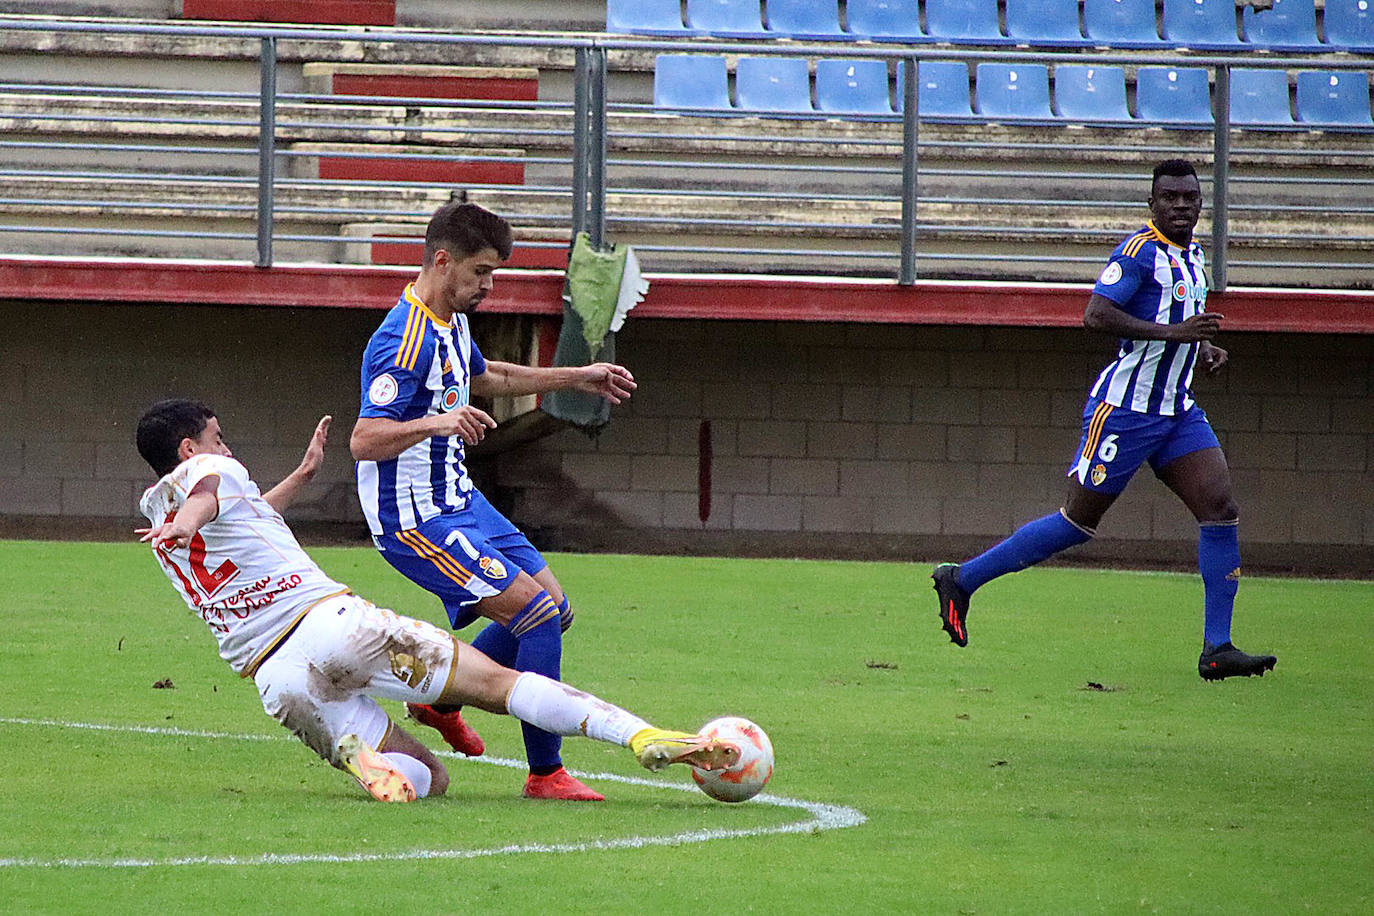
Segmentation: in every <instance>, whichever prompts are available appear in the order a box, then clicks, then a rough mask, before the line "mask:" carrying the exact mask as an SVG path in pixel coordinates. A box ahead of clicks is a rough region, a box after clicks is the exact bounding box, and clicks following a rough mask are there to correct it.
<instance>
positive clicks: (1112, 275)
mask: <svg viewBox="0 0 1374 916" xmlns="http://www.w3.org/2000/svg"><path fill="white" fill-rule="evenodd" d="M1120 280H1121V265H1120V264H1118V263H1116V262H1115V261H1113V262H1112V263H1110V264H1108V265H1107V267H1106V269H1104V270H1103V271H1102V276H1100V277H1098V278H1097V282H1098V283H1101V284H1102V285H1103V286H1114V285H1116V283H1117V282H1119V281H1120Z"/></svg>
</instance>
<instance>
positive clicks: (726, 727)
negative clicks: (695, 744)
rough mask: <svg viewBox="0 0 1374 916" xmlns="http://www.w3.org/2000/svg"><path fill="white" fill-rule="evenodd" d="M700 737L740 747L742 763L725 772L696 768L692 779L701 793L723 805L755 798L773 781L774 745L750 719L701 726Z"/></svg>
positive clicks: (729, 719)
mask: <svg viewBox="0 0 1374 916" xmlns="http://www.w3.org/2000/svg"><path fill="white" fill-rule="evenodd" d="M700 734H702V735H706V736H708V737H711V738H720V739H721V740H722V741H729V742H730V743H731V744H734V745H735V746H736V747H738V748H739V761H738V762H737V763H736V764H735V765H734V766H732V767H727V768H725V769H723V770H699V769H697V768H695V767H693V768H692V779H694V780H695V781H696V784H697V785H698V786H700V787H701V791H703V792H705V793H706V794H707V795H709V796H711V797H712V798H714V799H716V800H717V801H723V802H742V801H747V800H749V799H751V798H753V797H754V796H755V795H758V794H759V791H760V790H762V789H763V787H764V786H766V785H767V784H768V780H769V779H771V778H773V742H771V741H769V740H768V735H767V734H765V733H764V731H763V729H761V728H759V727H758V726H757V725H755V724H754V723H753V722H750V721H749V720H748V719H741V718H740V717H739V716H723V717H721V718H719V719H712V720H711V721H710V722H707V723H706V724H705V725H703V726H702V727H701V731H700Z"/></svg>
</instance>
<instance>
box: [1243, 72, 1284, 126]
mask: <svg viewBox="0 0 1374 916" xmlns="http://www.w3.org/2000/svg"><path fill="white" fill-rule="evenodd" d="M1231 123H1232V124H1241V125H1247V126H1249V125H1261V126H1262V125H1271V126H1278V125H1283V124H1292V123H1293V110H1292V108H1291V107H1289V99H1288V74H1287V72H1285V71H1283V70H1251V69H1246V68H1242V67H1236V68H1234V69H1233V70H1232V71H1231Z"/></svg>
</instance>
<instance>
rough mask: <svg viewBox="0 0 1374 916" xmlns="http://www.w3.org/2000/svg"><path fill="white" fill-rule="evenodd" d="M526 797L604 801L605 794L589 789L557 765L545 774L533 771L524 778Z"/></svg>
mask: <svg viewBox="0 0 1374 916" xmlns="http://www.w3.org/2000/svg"><path fill="white" fill-rule="evenodd" d="M524 795H525V797H526V798H558V799H562V800H563V801H605V800H606V796H604V795H602V794H601V793H600V792H597V791H594V790H593V789H589V788H588V787H587V786H585V785H583V784H582V781H581V780H579V779H578V778H577V777H576V776H573V775H572V774H571V773H569V772H568V771H567V770H565V769H563V768H562V767H559V768H558V769H556V770H554V771H553V772H552V773H550V774H549V775H547V776H536V775H534V774H533V773H531V774H530V775H529V778H528V779H526V780H525V792H524Z"/></svg>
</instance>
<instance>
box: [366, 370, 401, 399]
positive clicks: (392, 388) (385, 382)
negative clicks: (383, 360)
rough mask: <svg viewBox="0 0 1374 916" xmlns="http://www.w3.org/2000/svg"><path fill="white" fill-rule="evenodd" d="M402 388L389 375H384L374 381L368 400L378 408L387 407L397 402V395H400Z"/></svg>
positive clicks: (369, 390) (368, 390)
mask: <svg viewBox="0 0 1374 916" xmlns="http://www.w3.org/2000/svg"><path fill="white" fill-rule="evenodd" d="M400 390H401V389H400V386H399V385H397V384H396V380H395V379H394V378H392V377H391V375H390V374H388V373H383V374H382V375H379V376H377V377H376V378H374V379H373V380H372V384H371V385H370V386H368V389H367V399H368V400H369V401H371V402H372V403H373V404H374V405H376V406H377V407H385V406H386V405H387V404H390V403H391V402H392V401H394V400H396V395H397V394H399V393H400Z"/></svg>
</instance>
